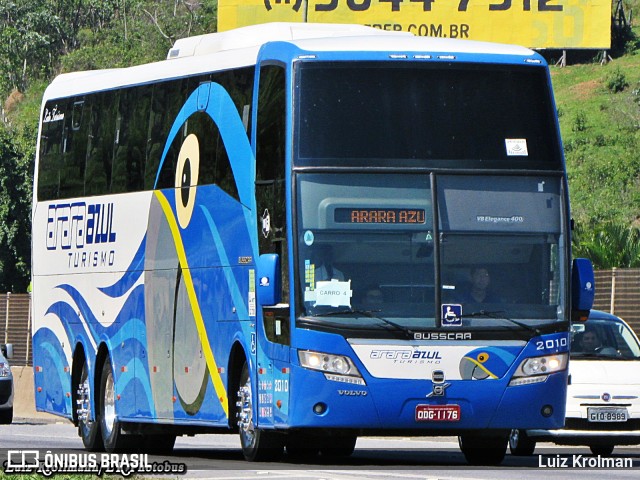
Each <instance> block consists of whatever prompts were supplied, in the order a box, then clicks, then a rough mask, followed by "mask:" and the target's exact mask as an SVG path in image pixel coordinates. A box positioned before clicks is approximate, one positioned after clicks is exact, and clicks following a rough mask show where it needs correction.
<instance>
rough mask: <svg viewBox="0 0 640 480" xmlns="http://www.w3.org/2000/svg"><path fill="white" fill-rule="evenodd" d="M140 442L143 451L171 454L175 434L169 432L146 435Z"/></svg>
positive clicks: (174, 442)
mask: <svg viewBox="0 0 640 480" xmlns="http://www.w3.org/2000/svg"><path fill="white" fill-rule="evenodd" d="M142 443H143V445H144V447H143V449H144V452H145V453H149V454H151V455H171V453H172V452H173V447H174V446H175V444H176V436H175V435H171V434H161V435H146V436H145V437H144V440H143V442H142Z"/></svg>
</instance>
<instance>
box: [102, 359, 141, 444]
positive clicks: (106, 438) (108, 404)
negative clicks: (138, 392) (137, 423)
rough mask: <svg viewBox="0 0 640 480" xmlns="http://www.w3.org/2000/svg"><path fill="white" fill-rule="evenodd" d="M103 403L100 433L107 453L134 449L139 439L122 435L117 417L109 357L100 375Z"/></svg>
mask: <svg viewBox="0 0 640 480" xmlns="http://www.w3.org/2000/svg"><path fill="white" fill-rule="evenodd" d="M100 393H101V397H100V398H101V401H100V406H99V419H100V432H101V433H102V442H103V443H104V449H105V451H107V452H109V453H116V452H122V451H127V450H130V449H132V447H133V446H134V443H135V442H134V441H135V440H136V439H138V440H139V437H134V436H129V435H125V434H124V433H122V428H121V425H120V422H119V421H118V419H117V416H116V392H115V382H114V380H113V371H112V369H111V359H110V358H109V357H107V358H106V359H105V361H104V363H103V364H102V373H101V375H100Z"/></svg>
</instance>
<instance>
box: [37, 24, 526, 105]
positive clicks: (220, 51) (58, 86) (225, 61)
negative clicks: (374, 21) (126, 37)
mask: <svg viewBox="0 0 640 480" xmlns="http://www.w3.org/2000/svg"><path fill="white" fill-rule="evenodd" d="M270 42H286V43H289V44H291V45H292V46H293V47H295V48H297V49H298V50H300V51H309V52H322V51H325V52H327V51H332V52H378V51H379V52H389V53H400V52H427V53H432V52H436V53H441V54H456V53H469V54H494V55H505V56H506V55H512V56H514V55H515V56H520V57H523V56H524V57H529V56H533V55H535V52H533V51H532V50H530V49H528V48H525V47H520V46H516V45H504V44H496V43H488V42H477V41H470V40H458V39H451V38H435V37H416V36H414V35H412V34H411V33H408V32H394V31H385V30H381V29H378V28H373V27H366V26H364V25H347V24H313V23H284V22H282V23H268V24H262V25H253V26H249V27H242V28H238V29H235V30H230V31H227V32H220V33H210V34H206V35H199V36H195V37H189V38H184V39H181V40H178V41H177V42H176V43H175V45H174V47H173V48H171V49H170V50H169V53H168V55H167V58H168V59H167V60H163V61H159V62H155V63H149V64H145V65H137V66H133V67H126V68H116V69H106V70H91V71H84V72H73V73H64V74H61V75H59V76H57V77H56V78H55V79H54V80H53V82H52V83H51V84H50V85H49V87H48V88H47V90H46V91H45V94H44V100H45V101H47V100H50V99H56V98H63V97H69V96H74V95H82V94H85V93H90V92H98V91H104V90H111V89H114V88H119V87H125V86H130V85H139V84H145V83H151V82H154V81H156V80H164V79H172V78H178V77H185V76H190V75H196V74H200V73H204V72H208V71H221V70H228V69H231V68H240V67H245V66H251V65H255V62H256V59H257V56H258V52H259V50H260V48H261V47H262V46H263V45H265V44H267V43H270Z"/></svg>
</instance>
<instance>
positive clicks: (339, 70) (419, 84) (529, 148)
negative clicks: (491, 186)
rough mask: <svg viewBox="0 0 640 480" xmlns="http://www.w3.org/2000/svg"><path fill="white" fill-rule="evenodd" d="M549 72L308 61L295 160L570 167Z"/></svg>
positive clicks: (299, 81) (299, 82)
mask: <svg viewBox="0 0 640 480" xmlns="http://www.w3.org/2000/svg"><path fill="white" fill-rule="evenodd" d="M546 75H547V74H546V70H545V69H544V68H543V67H537V66H531V65H522V66H514V65H509V66H505V65H496V64H484V65H483V64H474V65H471V64H464V63H459V64H453V63H446V62H430V63H428V62H422V63H419V62H407V63H405V62H402V63H401V64H398V63H392V64H391V65H389V62H387V63H383V62H358V63H357V64H354V63H353V62H343V63H340V62H322V63H321V62H317V63H313V62H300V63H299V64H298V66H297V71H296V97H297V99H298V100H297V109H298V115H297V121H296V129H297V138H298V141H297V143H296V150H295V157H296V158H295V162H296V164H297V165H302V166H317V165H323V166H324V165H326V166H329V165H331V166H335V165H344V166H347V165H348V166H375V165H382V166H389V165H393V166H424V165H425V164H428V165H429V166H431V167H445V168H450V167H451V166H452V165H453V164H455V168H464V167H466V168H513V169H522V168H528V169H544V170H558V171H561V170H562V168H563V167H562V159H561V155H562V154H561V152H560V150H559V148H558V145H559V139H558V133H557V129H556V123H555V110H554V106H553V100H552V98H551V95H550V93H549V88H548V86H547V77H546Z"/></svg>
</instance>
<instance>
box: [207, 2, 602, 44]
mask: <svg viewBox="0 0 640 480" xmlns="http://www.w3.org/2000/svg"><path fill="white" fill-rule="evenodd" d="M267 22H310V23H356V24H361V25H370V26H374V27H377V28H382V29H385V30H399V31H405V32H412V33H413V34H415V35H418V36H425V37H448V38H464V39H471V40H483V41H489V42H499V43H511V44H517V45H523V46H526V47H530V48H562V49H576V48H597V49H608V48H610V46H611V0H606V1H605V0H218V31H221V32H222V31H225V30H230V29H232V28H237V27H244V26H248V25H254V24H258V23H267Z"/></svg>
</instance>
